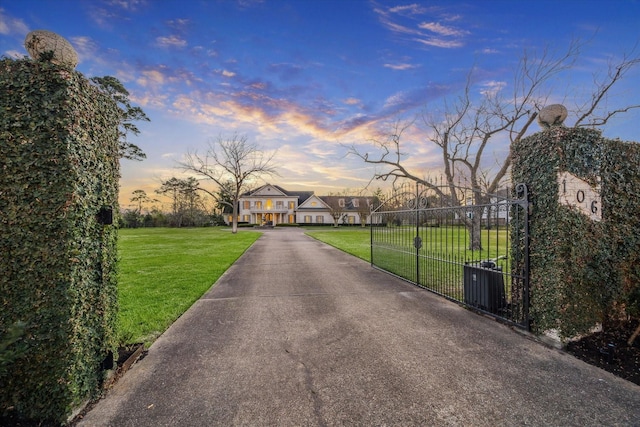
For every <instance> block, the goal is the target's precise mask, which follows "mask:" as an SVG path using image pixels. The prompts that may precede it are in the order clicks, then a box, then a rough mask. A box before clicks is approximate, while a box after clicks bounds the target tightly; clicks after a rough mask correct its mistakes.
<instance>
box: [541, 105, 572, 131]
mask: <svg viewBox="0 0 640 427" xmlns="http://www.w3.org/2000/svg"><path fill="white" fill-rule="evenodd" d="M567 114H568V112H567V108H566V107H565V106H564V105H562V104H552V105H547V106H546V107H544V108H543V109H542V110H540V112H539V113H538V124H539V125H540V127H541V128H542V129H550V128H551V127H553V126H562V123H563V122H564V120H565V119H566V118H567Z"/></svg>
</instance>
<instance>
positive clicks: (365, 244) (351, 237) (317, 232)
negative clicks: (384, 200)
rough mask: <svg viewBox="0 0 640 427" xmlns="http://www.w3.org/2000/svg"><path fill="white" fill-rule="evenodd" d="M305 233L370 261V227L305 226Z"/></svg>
mask: <svg viewBox="0 0 640 427" xmlns="http://www.w3.org/2000/svg"><path fill="white" fill-rule="evenodd" d="M305 234H307V235H309V236H311V237H313V238H314V239H318V240H320V241H321V242H324V243H327V244H329V245H331V246H333V247H335V248H338V249H340V250H341V251H343V252H346V253H349V254H351V255H355V256H357V257H358V258H361V259H363V260H365V261H368V262H371V247H370V246H371V229H370V228H368V227H366V228H365V227H338V228H335V227H318V228H315V229H314V228H307V231H306V233H305Z"/></svg>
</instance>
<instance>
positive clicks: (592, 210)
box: [558, 172, 602, 221]
mask: <svg viewBox="0 0 640 427" xmlns="http://www.w3.org/2000/svg"><path fill="white" fill-rule="evenodd" d="M558 201H559V202H560V203H561V204H564V205H567V206H574V207H576V208H578V210H580V211H581V212H582V213H584V214H585V215H587V216H588V217H589V218H591V219H592V220H593V221H601V220H602V198H601V197H600V186H599V185H596V186H592V185H591V184H589V183H588V182H586V181H583V180H581V179H580V178H578V177H577V176H574V175H572V174H570V173H569V172H562V173H560V174H558Z"/></svg>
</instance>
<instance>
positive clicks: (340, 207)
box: [321, 193, 347, 227]
mask: <svg viewBox="0 0 640 427" xmlns="http://www.w3.org/2000/svg"><path fill="white" fill-rule="evenodd" d="M321 199H322V201H323V202H325V203H326V204H327V206H329V209H330V210H331V212H330V214H331V218H333V226H334V227H338V226H339V225H340V219H342V217H343V215H344V214H345V211H346V209H347V207H346V206H347V200H346V197H345V193H331V194H329V195H328V196H322V197H321Z"/></svg>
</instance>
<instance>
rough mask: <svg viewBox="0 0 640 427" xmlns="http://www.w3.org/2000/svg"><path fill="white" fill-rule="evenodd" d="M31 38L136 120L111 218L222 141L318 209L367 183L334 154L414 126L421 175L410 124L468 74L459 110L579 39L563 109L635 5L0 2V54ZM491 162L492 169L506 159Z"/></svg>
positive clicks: (454, 0)
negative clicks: (251, 154)
mask: <svg viewBox="0 0 640 427" xmlns="http://www.w3.org/2000/svg"><path fill="white" fill-rule="evenodd" d="M36 29H45V30H50V31H53V32H55V33H58V34H60V35H61V36H63V37H65V38H66V39H67V40H69V41H70V42H71V44H72V45H73V46H74V47H75V49H76V50H77V52H78V54H79V58H80V64H79V65H78V67H77V69H78V71H80V72H81V73H83V74H84V75H85V76H87V77H93V76H104V75H112V76H116V77H117V78H118V79H120V81H122V82H123V83H124V85H125V87H126V88H127V89H128V90H129V91H130V93H131V100H132V101H133V103H134V104H135V105H139V106H141V107H142V108H143V109H144V111H145V112H146V113H147V115H148V116H149V118H150V119H151V121H150V122H149V123H140V124H139V127H140V129H141V134H140V135H139V136H138V137H135V138H132V139H131V141H132V142H133V143H135V144H137V145H139V146H140V147H141V148H142V149H143V150H144V152H145V153H146V154H147V159H146V160H144V161H142V162H135V161H127V160H123V161H122V162H121V165H122V179H121V196H120V201H121V204H122V205H123V207H125V208H126V207H127V206H128V205H129V199H130V197H131V192H132V191H133V190H136V189H144V190H145V191H147V193H149V194H150V195H153V194H152V193H153V191H154V190H155V189H157V188H159V187H160V182H161V181H162V180H166V179H168V178H170V177H172V176H176V177H185V175H184V174H183V172H182V171H181V170H180V169H177V167H176V166H177V162H178V161H180V159H181V158H182V156H183V155H184V154H185V153H186V152H188V151H194V150H197V151H199V152H203V150H206V147H207V143H208V142H210V141H212V140H214V139H217V138H218V137H223V138H224V137H230V136H233V135H234V134H239V135H245V136H247V138H248V140H249V141H250V142H255V143H256V144H258V145H259V146H260V147H261V148H262V149H263V150H265V151H267V152H272V151H273V150H277V153H276V157H275V160H276V165H277V168H278V171H279V176H277V177H273V178H269V179H268V181H269V182H271V183H273V184H278V185H281V186H283V187H284V188H286V189H289V190H313V191H315V192H316V194H319V195H326V194H329V193H331V192H339V191H343V190H345V189H351V190H353V191H354V192H355V191H357V190H360V189H362V188H363V187H364V186H366V185H367V184H368V183H369V181H370V179H371V177H372V176H373V173H374V169H373V167H371V166H369V165H367V164H365V163H364V162H363V161H362V160H360V159H358V158H356V157H354V156H347V151H348V148H347V147H349V146H352V145H356V146H358V147H359V148H360V149H361V150H362V151H371V152H372V153H373V151H372V148H371V147H369V146H368V141H370V140H371V138H374V137H375V136H376V135H379V134H380V133H382V134H384V133H385V131H390V130H391V127H392V124H393V123H394V122H395V121H397V120H413V119H416V118H417V120H416V127H415V128H414V129H412V131H411V132H410V133H409V135H408V137H407V140H406V141H405V146H404V153H405V156H406V163H407V165H409V166H410V167H411V169H412V171H415V172H416V173H417V174H419V175H424V176H437V175H438V174H439V172H438V168H439V167H440V164H439V162H438V159H439V157H438V152H437V151H436V150H435V149H434V147H433V146H431V145H429V144H428V143H427V142H425V140H426V132H427V131H428V130H427V128H426V126H424V125H423V126H420V124H421V119H420V117H422V116H423V115H424V114H425V113H431V112H433V111H441V110H443V109H444V105H445V104H444V103H445V101H447V100H449V101H451V100H453V99H454V98H455V97H456V96H457V95H458V94H459V93H460V90H461V89H462V88H463V87H464V84H465V81H466V78H467V75H468V74H469V71H470V70H471V69H472V68H473V69H475V72H474V81H475V85H474V87H473V88H472V89H473V93H474V94H475V95H479V94H480V93H482V92H483V91H486V90H505V91H509V90H510V85H511V84H512V81H513V75H514V70H515V68H516V67H517V65H518V60H519V58H520V57H521V56H522V54H523V52H524V51H525V50H527V51H528V52H533V51H537V52H541V51H542V50H543V49H544V48H545V47H547V48H549V49H550V51H552V52H553V51H556V52H562V51H563V50H565V49H566V48H567V46H568V45H569V43H570V42H571V40H575V39H578V38H579V39H582V40H590V41H589V43H588V44H587V45H586V46H585V48H584V49H583V53H582V55H581V56H580V58H579V59H578V61H577V62H576V63H575V65H574V67H572V69H571V70H569V71H568V72H566V73H564V74H562V75H560V76H558V78H557V79H555V80H554V81H553V82H552V84H553V86H552V87H550V93H551V97H550V103H553V102H559V103H563V104H565V105H566V106H567V107H568V108H569V109H570V110H571V106H573V105H576V104H577V103H579V102H580V101H581V100H584V97H585V96H588V95H589V93H590V91H591V90H592V88H593V81H594V75H596V76H597V75H600V76H602V75H603V74H606V73H607V64H608V63H609V62H610V61H611V60H616V59H618V60H619V59H620V58H621V57H622V56H623V55H624V54H632V55H633V54H635V55H636V56H637V55H639V54H640V46H637V45H638V43H639V42H640V2H639V1H635V0H626V1H625V0H607V1H604V0H603V1H593V0H575V1H574V0H564V1H559V0H555V1H546V0H536V1H524V0H523V1H518V0H505V1H501V0H467V1H458V0H437V1H412V0H408V1H387V0H379V1H373V0H371V1H369V0H297V1H293V0H290V1H284V0H218V1H215V0H180V1H174V0H91V1H82V0H75V1H72V0H0V53H2V54H3V55H4V56H8V57H12V58H19V57H22V56H24V55H26V54H27V53H26V50H25V48H24V45H23V44H24V39H25V36H26V35H27V33H28V32H29V31H32V30H36ZM634 47H635V49H636V50H635V51H634V50H633V49H634ZM511 89H512V88H511ZM613 95H614V96H613V97H612V98H611V100H610V101H609V103H610V104H611V105H612V106H618V105H629V104H633V103H639V100H640V67H638V69H634V70H633V71H632V72H631V73H630V74H629V75H628V76H627V77H626V80H625V82H624V84H623V85H621V86H620V87H618V88H616V90H615V91H614V93H613ZM572 119H573V120H575V118H572V117H571V116H570V117H569V119H567V122H566V123H567V124H569V125H570V124H571V122H572ZM639 122H640V111H639V110H635V111H632V112H630V113H627V114H626V115H624V116H620V117H619V118H617V119H616V120H614V121H612V122H611V124H610V125H609V126H607V127H606V128H605V129H604V134H605V136H608V137H620V138H621V139H623V140H635V141H638V140H640V132H639V130H640V125H638V123H639ZM537 130H538V127H537V126H535V129H533V130H532V132H533V131H537ZM492 148H493V150H494V151H495V154H494V157H500V156H501V155H504V153H505V150H506V147H505V145H504V144H500V143H496V144H495V145H494V146H493V147H492ZM204 185H205V186H206V185H207V184H204ZM379 185H381V184H379V183H374V184H373V187H377V186H379Z"/></svg>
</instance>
